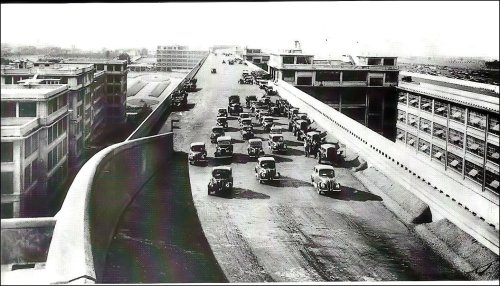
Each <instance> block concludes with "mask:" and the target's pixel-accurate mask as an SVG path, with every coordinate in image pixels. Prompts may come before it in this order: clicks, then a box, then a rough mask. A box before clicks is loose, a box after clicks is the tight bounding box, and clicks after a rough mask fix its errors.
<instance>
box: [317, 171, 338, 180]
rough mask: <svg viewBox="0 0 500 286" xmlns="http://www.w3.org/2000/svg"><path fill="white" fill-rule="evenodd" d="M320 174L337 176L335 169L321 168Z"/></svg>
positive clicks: (330, 176)
mask: <svg viewBox="0 0 500 286" xmlns="http://www.w3.org/2000/svg"><path fill="white" fill-rule="evenodd" d="M319 175H320V176H321V177H328V178H333V177H334V176H335V171H334V170H327V169H325V170H319Z"/></svg>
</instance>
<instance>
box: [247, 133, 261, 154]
mask: <svg viewBox="0 0 500 286" xmlns="http://www.w3.org/2000/svg"><path fill="white" fill-rule="evenodd" d="M247 152H248V156H249V157H250V158H256V157H259V156H260V155H264V148H263V147H262V139H256V138H253V139H250V140H248V147H247Z"/></svg>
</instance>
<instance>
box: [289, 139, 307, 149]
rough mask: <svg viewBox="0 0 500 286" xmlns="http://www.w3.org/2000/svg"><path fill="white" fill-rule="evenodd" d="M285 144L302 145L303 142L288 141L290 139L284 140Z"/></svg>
mask: <svg viewBox="0 0 500 286" xmlns="http://www.w3.org/2000/svg"><path fill="white" fill-rule="evenodd" d="M285 143H286V145H288V146H302V147H304V143H301V142H299V141H290V140H285Z"/></svg>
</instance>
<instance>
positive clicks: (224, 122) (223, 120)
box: [215, 116, 228, 131]
mask: <svg viewBox="0 0 500 286" xmlns="http://www.w3.org/2000/svg"><path fill="white" fill-rule="evenodd" d="M227 124H228V123H227V117H223V116H218V117H217V123H216V124H215V125H217V126H221V127H222V128H224V131H227V126H228V125H227Z"/></svg>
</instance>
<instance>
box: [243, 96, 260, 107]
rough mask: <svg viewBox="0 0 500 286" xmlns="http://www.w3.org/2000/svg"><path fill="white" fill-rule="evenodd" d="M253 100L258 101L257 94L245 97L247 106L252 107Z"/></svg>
mask: <svg viewBox="0 0 500 286" xmlns="http://www.w3.org/2000/svg"><path fill="white" fill-rule="evenodd" d="M252 101H257V96H255V95H249V96H247V97H245V102H246V107H247V108H250V107H252Z"/></svg>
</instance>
